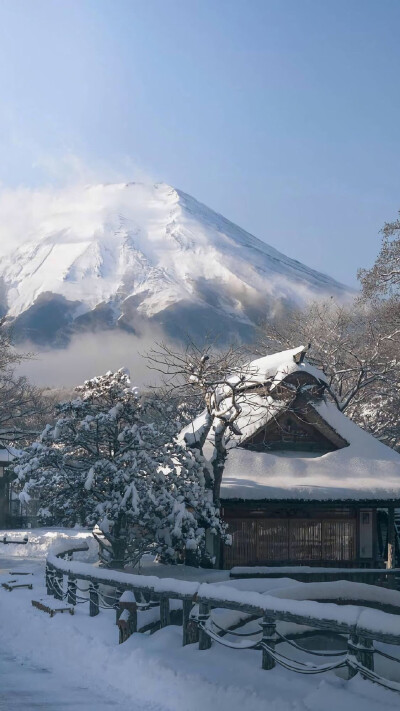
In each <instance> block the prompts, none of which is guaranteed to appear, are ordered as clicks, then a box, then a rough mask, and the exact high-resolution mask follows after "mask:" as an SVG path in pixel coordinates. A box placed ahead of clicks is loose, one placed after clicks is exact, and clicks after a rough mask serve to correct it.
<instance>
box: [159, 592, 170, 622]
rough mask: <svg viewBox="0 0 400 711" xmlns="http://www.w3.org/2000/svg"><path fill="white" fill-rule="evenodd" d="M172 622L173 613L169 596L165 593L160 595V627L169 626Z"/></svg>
mask: <svg viewBox="0 0 400 711" xmlns="http://www.w3.org/2000/svg"><path fill="white" fill-rule="evenodd" d="M170 624H171V615H170V611H169V598H168V597H165V595H161V597H160V628H163V627H167V625H170Z"/></svg>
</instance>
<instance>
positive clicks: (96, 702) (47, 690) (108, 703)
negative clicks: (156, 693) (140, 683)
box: [0, 651, 144, 711]
mask: <svg viewBox="0 0 400 711" xmlns="http://www.w3.org/2000/svg"><path fill="white" fill-rule="evenodd" d="M129 708H130V710H131V711H144V709H143V707H140V708H139V707H138V706H129ZM0 709H1V710H3V709H4V711H17V710H18V711H39V710H40V711H42V710H43V711H72V710H73V711H113V710H114V709H115V711H117V710H118V709H127V704H126V699H122V700H120V701H117V700H113V699H105V698H104V697H103V696H100V695H98V694H96V693H95V692H94V691H93V690H92V689H89V688H88V687H86V686H85V683H84V680H83V681H82V686H74V685H73V684H72V685H70V684H69V683H68V679H65V678H64V679H60V678H59V677H58V676H57V675H56V674H54V673H53V672H51V671H50V670H49V669H45V668H43V667H39V666H34V665H33V664H32V665H31V664H22V663H21V662H19V661H18V660H17V659H16V658H15V657H13V656H12V655H11V654H7V653H6V652H4V651H2V652H0Z"/></svg>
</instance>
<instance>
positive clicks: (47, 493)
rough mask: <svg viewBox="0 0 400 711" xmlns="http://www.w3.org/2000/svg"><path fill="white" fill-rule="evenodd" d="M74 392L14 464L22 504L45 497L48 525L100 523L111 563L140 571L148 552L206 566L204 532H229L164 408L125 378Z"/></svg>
mask: <svg viewBox="0 0 400 711" xmlns="http://www.w3.org/2000/svg"><path fill="white" fill-rule="evenodd" d="M76 390H77V398H76V399H73V400H71V401H69V402H66V403H63V404H61V405H59V406H58V419H57V421H56V424H55V425H54V426H51V425H47V427H46V428H45V430H44V432H43V433H42V435H41V438H40V440H39V441H38V442H35V443H34V444H33V445H32V446H31V447H29V448H28V449H27V450H25V452H24V453H23V455H22V456H21V458H20V459H19V461H18V463H17V465H16V466H15V473H16V475H17V480H16V483H15V487H16V489H17V490H19V491H20V498H21V499H22V500H23V501H27V500H29V498H30V497H31V496H34V497H36V498H39V500H40V504H41V508H40V510H39V515H40V519H41V520H42V521H44V522H47V523H51V524H59V525H66V526H72V525H74V524H76V523H80V524H82V525H88V526H95V525H97V526H98V527H99V529H100V532H101V535H99V534H98V533H94V535H95V536H96V538H97V540H98V542H99V544H100V554H101V559H102V561H103V562H104V563H105V564H107V565H110V566H111V565H112V566H113V567H123V566H124V565H126V564H127V563H130V564H136V563H137V562H138V561H139V560H140V558H141V556H142V555H143V553H145V552H147V551H153V552H155V553H157V554H158V555H159V556H160V558H161V559H162V560H164V561H167V562H178V561H183V560H184V559H185V558H186V557H189V556H190V559H191V562H197V563H200V562H203V563H204V561H205V559H206V558H207V556H206V551H205V538H206V535H205V534H206V530H207V529H208V530H210V531H211V532H212V533H214V534H216V535H222V536H224V524H223V523H222V522H221V520H220V518H219V511H218V509H217V508H216V507H215V505H214V504H213V500H212V492H211V491H209V490H208V489H207V485H206V479H205V466H206V464H205V461H204V459H203V458H202V456H201V454H200V453H199V452H197V451H195V450H191V449H188V448H186V446H185V445H184V443H180V442H179V441H178V440H177V439H176V436H175V435H176V431H177V427H178V426H179V424H178V423H176V422H175V420H174V418H173V416H172V413H173V409H172V408H171V407H169V405H168V401H165V400H164V399H160V398H157V397H154V396H152V397H147V398H145V397H140V395H139V393H138V391H137V389H136V388H132V387H131V385H130V380H129V374H128V373H127V371H125V370H120V371H118V372H117V373H111V372H108V373H106V374H105V375H103V376H100V377H97V378H93V379H92V380H88V381H86V382H85V383H84V385H83V386H80V387H78V388H76ZM189 551H190V553H188V552H189Z"/></svg>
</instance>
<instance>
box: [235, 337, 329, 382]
mask: <svg viewBox="0 0 400 711" xmlns="http://www.w3.org/2000/svg"><path fill="white" fill-rule="evenodd" d="M306 351H307V348H305V347H304V346H298V347H297V348H290V349H289V350H286V351H281V352H280V353H273V354H272V355H267V356H264V357H263V358H257V359H256V360H253V361H251V362H250V363H246V364H245V365H244V366H243V368H242V370H241V373H240V374H241V375H242V376H243V377H244V384H245V387H246V386H248V387H251V386H254V385H264V384H265V383H268V382H270V383H271V389H274V387H276V385H277V384H278V383H280V382H281V381H282V380H284V378H286V376H288V375H291V374H292V373H308V374H309V375H311V376H312V377H313V378H315V379H316V380H318V381H320V382H322V383H327V379H326V376H325V374H324V373H323V372H322V370H319V369H318V368H315V367H314V366H313V365H311V364H310V363H308V361H307V360H305V359H304V354H305V353H306ZM302 356H303V359H301V357H302ZM235 377H236V376H233V378H232V380H234V379H235Z"/></svg>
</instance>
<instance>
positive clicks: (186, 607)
mask: <svg viewBox="0 0 400 711" xmlns="http://www.w3.org/2000/svg"><path fill="white" fill-rule="evenodd" d="M192 607H193V602H192V600H191V599H190V598H184V599H183V601H182V608H183V612H182V647H186V645H187V644H193V643H195V642H198V641H199V628H198V626H197V624H196V623H195V621H194V620H191V619H190V613H191V611H192Z"/></svg>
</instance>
